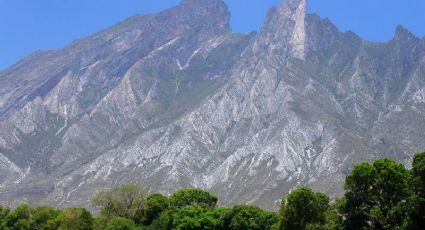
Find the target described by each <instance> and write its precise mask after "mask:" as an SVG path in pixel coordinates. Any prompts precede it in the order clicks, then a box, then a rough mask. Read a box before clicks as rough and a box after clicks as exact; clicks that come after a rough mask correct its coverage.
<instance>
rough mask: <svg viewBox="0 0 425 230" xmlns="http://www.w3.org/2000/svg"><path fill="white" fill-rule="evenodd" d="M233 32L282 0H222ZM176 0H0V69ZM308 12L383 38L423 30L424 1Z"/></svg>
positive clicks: (326, 2) (337, 0)
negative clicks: (398, 30) (399, 31)
mask: <svg viewBox="0 0 425 230" xmlns="http://www.w3.org/2000/svg"><path fill="white" fill-rule="evenodd" d="M225 1H226V2H227V4H228V5H229V8H230V11H231V12H232V27H233V29H234V30H235V31H238V32H246V31H251V30H258V29H259V28H260V26H261V25H262V23H263V20H264V16H265V14H266V12H267V10H268V9H269V8H270V7H271V6H273V5H278V4H279V3H280V2H281V0H225ZM178 2H179V0H0V70H1V69H5V68H7V67H8V66H10V65H12V64H13V63H15V62H16V61H18V60H19V59H21V58H23V57H25V56H26V55H28V54H30V53H31V52H33V51H36V50H48V49H58V48H61V47H63V46H65V45H66V44H68V43H70V42H71V41H72V40H74V39H78V38H83V37H85V36H87V35H90V34H92V33H94V32H96V31H99V30H101V29H103V28H106V27H109V26H111V25H113V24H115V23H117V22H119V21H121V20H123V19H125V18H127V17H129V16H131V15H134V14H138V13H152V12H157V11H160V10H163V9H166V8H169V7H171V6H173V5H176V4H178ZM309 11H310V12H315V13H317V14H319V15H320V16H321V17H327V18H329V19H330V20H331V21H332V22H333V23H334V24H335V25H337V27H338V28H339V29H340V30H342V31H346V30H352V31H354V32H355V33H357V34H359V35H360V36H361V37H363V38H365V39H367V40H371V41H387V40H389V39H391V38H392V37H393V35H394V31H395V27H396V26H397V25H398V24H402V25H403V26H405V27H406V28H407V29H409V30H410V31H412V32H413V33H414V34H416V35H417V36H419V37H423V36H424V35H425V0H309Z"/></svg>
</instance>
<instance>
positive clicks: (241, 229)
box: [222, 205, 279, 230]
mask: <svg viewBox="0 0 425 230" xmlns="http://www.w3.org/2000/svg"><path fill="white" fill-rule="evenodd" d="M278 218H279V217H278V214H277V213H274V212H268V211H264V210H262V209H260V208H258V207H255V206H252V205H237V206H235V207H234V208H232V209H231V210H230V211H228V212H226V214H225V215H224V217H223V224H222V225H223V227H224V229H229V230H245V229H246V230H262V229H271V227H272V226H273V225H274V224H276V223H277V221H278Z"/></svg>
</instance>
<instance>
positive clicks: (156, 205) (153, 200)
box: [143, 193, 170, 225]
mask: <svg viewBox="0 0 425 230" xmlns="http://www.w3.org/2000/svg"><path fill="white" fill-rule="evenodd" d="M169 206H170V201H169V199H168V197H166V196H164V195H162V194H159V193H154V194H151V195H149V196H148V197H147V198H146V206H145V213H144V214H145V218H144V221H143V222H144V224H146V225H149V224H151V223H152V221H153V220H155V219H156V218H157V217H158V216H159V215H161V213H162V212H163V211H164V210H166V209H167V208H168V207H169Z"/></svg>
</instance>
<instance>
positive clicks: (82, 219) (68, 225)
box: [56, 208, 94, 230]
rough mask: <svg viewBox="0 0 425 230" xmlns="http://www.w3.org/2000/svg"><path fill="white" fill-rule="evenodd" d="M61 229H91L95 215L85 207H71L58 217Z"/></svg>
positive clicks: (57, 220)
mask: <svg viewBox="0 0 425 230" xmlns="http://www.w3.org/2000/svg"><path fill="white" fill-rule="evenodd" d="M56 222H57V225H58V226H59V227H58V229H59V230H91V229H93V222H94V219H93V216H92V215H91V213H90V212H88V211H87V210H86V209H84V208H69V209H66V210H65V211H64V212H62V213H61V214H60V215H59V216H58V218H57V219H56Z"/></svg>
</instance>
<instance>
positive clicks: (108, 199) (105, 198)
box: [92, 185, 147, 222]
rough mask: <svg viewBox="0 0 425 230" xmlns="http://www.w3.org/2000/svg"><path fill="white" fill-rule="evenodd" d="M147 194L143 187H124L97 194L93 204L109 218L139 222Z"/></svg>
mask: <svg viewBox="0 0 425 230" xmlns="http://www.w3.org/2000/svg"><path fill="white" fill-rule="evenodd" d="M146 194H147V190H146V189H145V188H144V187H143V186H141V185H122V186H121V187H118V188H114V189H110V190H105V191H101V192H99V193H97V194H96V195H95V196H94V197H93V199H92V204H93V205H94V206H96V207H99V208H100V209H101V214H102V215H105V216H106V217H108V218H113V217H124V218H127V219H131V220H134V221H136V222H138V221H139V219H140V218H141V217H142V216H143V211H144V205H145V197H146Z"/></svg>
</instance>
